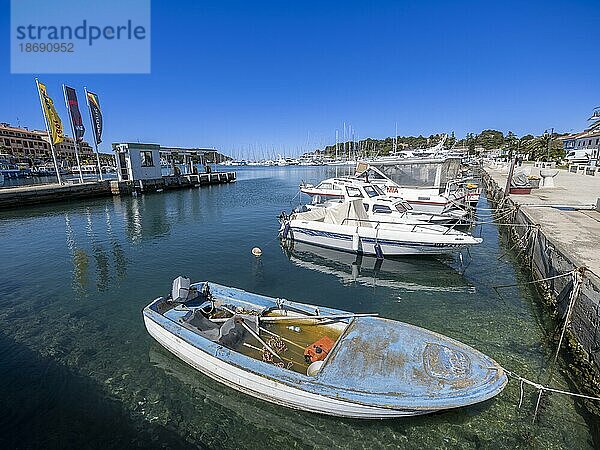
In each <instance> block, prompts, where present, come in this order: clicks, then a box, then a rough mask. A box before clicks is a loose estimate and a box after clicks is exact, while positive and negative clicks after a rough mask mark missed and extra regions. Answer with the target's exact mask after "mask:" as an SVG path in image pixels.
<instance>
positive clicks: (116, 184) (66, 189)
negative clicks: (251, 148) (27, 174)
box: [0, 172, 236, 209]
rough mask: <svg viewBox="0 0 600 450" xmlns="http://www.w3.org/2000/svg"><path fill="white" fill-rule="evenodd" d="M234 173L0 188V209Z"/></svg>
mask: <svg viewBox="0 0 600 450" xmlns="http://www.w3.org/2000/svg"><path fill="white" fill-rule="evenodd" d="M235 180H236V173H235V172H213V173H200V174H190V175H179V176H170V177H162V178H157V179H151V180H143V181H140V180H138V181H117V180H105V181H92V182H84V183H65V184H62V185H61V184H58V183H55V184H44V185H29V186H17V187H7V188H2V189H0V209H7V208H18V207H21V206H28V205H37V204H46V203H53V202H60V201H72V200H80V199H86V198H94V197H108V196H111V195H131V194H132V193H134V192H137V193H151V192H163V191H166V190H172V189H184V188H197V187H201V186H207V185H212V184H224V183H231V182H233V181H235Z"/></svg>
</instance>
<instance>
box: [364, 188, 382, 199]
mask: <svg viewBox="0 0 600 450" xmlns="http://www.w3.org/2000/svg"><path fill="white" fill-rule="evenodd" d="M365 192H366V193H367V195H368V196H369V197H371V198H373V197H378V196H380V195H381V194H380V193H379V192H377V189H375V188H374V187H373V186H365Z"/></svg>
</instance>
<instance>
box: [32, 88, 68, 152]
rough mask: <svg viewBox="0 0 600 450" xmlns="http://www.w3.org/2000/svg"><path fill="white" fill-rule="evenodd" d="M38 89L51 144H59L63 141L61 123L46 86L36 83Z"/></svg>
mask: <svg viewBox="0 0 600 450" xmlns="http://www.w3.org/2000/svg"><path fill="white" fill-rule="evenodd" d="M38 89H39V91H40V98H41V99H42V108H43V109H44V114H45V115H46V120H47V122H48V131H49V132H50V136H51V139H52V144H59V143H61V142H62V141H64V139H65V136H64V133H63V125H62V122H61V120H60V117H59V115H58V113H57V112H56V109H55V108H54V102H53V101H52V99H51V98H50V96H49V95H48V92H47V91H46V85H45V84H42V83H39V82H38Z"/></svg>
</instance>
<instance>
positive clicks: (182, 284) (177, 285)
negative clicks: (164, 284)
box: [170, 276, 198, 303]
mask: <svg viewBox="0 0 600 450" xmlns="http://www.w3.org/2000/svg"><path fill="white" fill-rule="evenodd" d="M191 285H192V282H191V281H190V279H189V278H187V277H182V276H179V277H177V278H175V279H174V280H173V287H172V288H171V299H170V302H171V303H185V302H187V301H190V300H192V299H194V298H196V297H197V296H198V292H197V290H196V288H192V287H191Z"/></svg>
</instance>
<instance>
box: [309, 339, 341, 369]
mask: <svg viewBox="0 0 600 450" xmlns="http://www.w3.org/2000/svg"><path fill="white" fill-rule="evenodd" d="M334 345H335V342H334V341H333V339H331V338H330V337H327V336H323V337H322V338H321V339H319V340H318V341H316V342H315V343H313V344H311V345H309V346H308V347H306V349H305V350H304V360H305V361H306V362H307V363H313V362H315V361H323V360H324V359H325V358H326V357H327V355H328V354H329V352H330V351H331V349H332V348H333V346H334Z"/></svg>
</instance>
